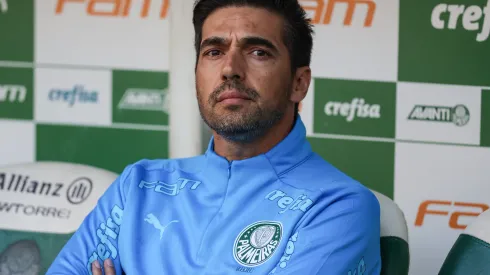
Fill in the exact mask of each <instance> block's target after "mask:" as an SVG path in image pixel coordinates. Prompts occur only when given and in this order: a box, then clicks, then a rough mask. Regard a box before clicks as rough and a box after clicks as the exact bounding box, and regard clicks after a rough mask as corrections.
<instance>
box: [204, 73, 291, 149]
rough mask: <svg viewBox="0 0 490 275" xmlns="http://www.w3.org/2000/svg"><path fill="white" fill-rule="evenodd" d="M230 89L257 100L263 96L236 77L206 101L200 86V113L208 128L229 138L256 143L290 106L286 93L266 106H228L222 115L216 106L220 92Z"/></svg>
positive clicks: (235, 140)
mask: <svg viewBox="0 0 490 275" xmlns="http://www.w3.org/2000/svg"><path fill="white" fill-rule="evenodd" d="M196 86H198V85H196ZM197 89H198V88H197ZM227 89H234V90H236V91H237V92H239V93H242V94H244V95H245V96H247V97H248V98H250V100H252V101H254V102H257V100H258V99H259V98H260V95H259V93H258V92H257V91H256V90H255V89H252V88H249V87H247V86H245V85H244V84H243V83H242V82H240V81H239V80H236V79H233V80H228V81H225V82H223V83H222V84H221V85H220V86H219V87H217V88H216V89H215V90H214V91H213V92H212V93H211V95H210V96H209V99H208V100H207V101H206V100H205V99H203V98H201V97H200V96H199V94H201V93H200V92H199V89H198V103H199V112H200V114H201V117H202V119H203V120H204V122H205V123H206V124H207V125H208V126H209V128H211V129H212V130H213V131H215V132H216V133H217V134H218V135H220V136H222V137H223V138H224V139H226V140H228V141H232V142H240V143H250V142H253V141H255V140H257V139H258V138H260V137H263V136H264V135H265V134H266V133H267V132H268V131H269V129H271V128H272V127H273V126H274V125H275V124H277V123H278V122H279V121H280V120H281V119H282V118H283V116H284V113H285V111H286V108H287V97H286V96H285V97H284V98H281V99H279V100H277V101H276V102H272V104H269V105H267V106H265V107H260V106H258V105H257V104H250V105H249V106H247V107H243V106H236V105H231V106H227V107H226V109H224V110H227V111H228V112H223V113H221V114H219V113H217V112H216V108H215V106H216V104H217V103H218V98H219V96H220V94H221V93H223V92H224V91H226V90H227ZM288 94H289V93H288Z"/></svg>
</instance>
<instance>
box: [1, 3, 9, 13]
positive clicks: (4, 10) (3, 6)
mask: <svg viewBox="0 0 490 275" xmlns="http://www.w3.org/2000/svg"><path fill="white" fill-rule="evenodd" d="M8 10H9V6H8V2H7V0H0V12H1V13H7V11H8Z"/></svg>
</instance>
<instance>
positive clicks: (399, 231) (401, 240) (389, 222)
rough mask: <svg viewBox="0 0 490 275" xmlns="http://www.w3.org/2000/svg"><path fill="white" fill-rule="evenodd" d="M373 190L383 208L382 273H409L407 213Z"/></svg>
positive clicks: (392, 274) (393, 274)
mask: <svg viewBox="0 0 490 275" xmlns="http://www.w3.org/2000/svg"><path fill="white" fill-rule="evenodd" d="M371 191H372V192H373V193H374V195H375V196H376V198H377V199H378V201H379V204H380V209H381V228H380V229H381V236H380V245H381V264H382V267H381V275H407V274H408V271H409V266H410V249H409V245H408V227H407V222H406V220H405V215H404V214H403V211H402V210H401V209H400V208H399V207H398V205H397V204H396V203H395V202H394V201H393V200H392V199H390V198H388V197H387V196H385V195H383V194H381V193H379V192H377V191H374V190H371Z"/></svg>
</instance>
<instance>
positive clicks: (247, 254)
mask: <svg viewBox="0 0 490 275" xmlns="http://www.w3.org/2000/svg"><path fill="white" fill-rule="evenodd" d="M281 239H282V224H281V223H278V222H271V221H261V222H256V223H253V224H251V225H249V226H247V227H246V228H245V229H243V230H242V232H240V234H238V236H237V238H236V240H235V244H234V245H233V256H234V257H235V260H236V261H237V262H238V263H239V264H241V265H243V266H247V267H254V266H259V265H261V264H263V263H265V262H266V261H267V260H268V259H270V258H271V257H272V255H273V254H274V252H275V251H276V250H277V247H278V246H279V244H280V243H281Z"/></svg>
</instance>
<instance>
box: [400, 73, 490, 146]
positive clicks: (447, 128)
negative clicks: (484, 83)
mask: <svg viewBox="0 0 490 275" xmlns="http://www.w3.org/2000/svg"><path fill="white" fill-rule="evenodd" d="M396 110H397V114H396V118H397V122H396V138H397V139H401V140H414V141H428V142H447V143H461V144H473V145H480V118H481V116H480V113H481V89H480V88H475V87H469V86H466V87H465V86H453V85H437V84H419V83H398V94H397V106H396Z"/></svg>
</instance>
